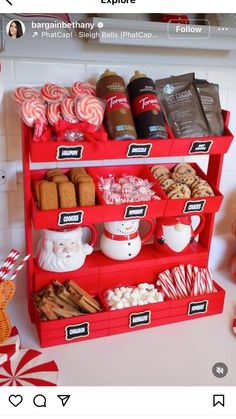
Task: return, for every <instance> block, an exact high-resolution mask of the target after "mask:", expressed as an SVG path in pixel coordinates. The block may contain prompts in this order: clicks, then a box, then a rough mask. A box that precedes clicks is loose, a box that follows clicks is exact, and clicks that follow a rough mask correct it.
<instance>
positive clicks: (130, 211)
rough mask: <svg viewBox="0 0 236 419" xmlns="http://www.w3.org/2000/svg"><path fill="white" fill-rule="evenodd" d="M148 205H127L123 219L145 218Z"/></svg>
mask: <svg viewBox="0 0 236 419" xmlns="http://www.w3.org/2000/svg"><path fill="white" fill-rule="evenodd" d="M147 210H148V205H129V206H128V207H126V208H125V215H124V218H143V217H146V214H147Z"/></svg>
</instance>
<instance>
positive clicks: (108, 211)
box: [87, 165, 166, 221]
mask: <svg viewBox="0 0 236 419" xmlns="http://www.w3.org/2000/svg"><path fill="white" fill-rule="evenodd" d="M87 171H88V173H89V174H90V175H91V176H92V177H93V179H94V182H95V185H96V192H97V197H98V202H99V204H101V205H102V206H103V211H104V220H105V221H119V220H123V219H135V218H141V219H142V218H143V219H144V218H152V217H153V218H154V217H161V216H163V214H164V211H165V206H166V198H165V194H164V193H163V191H162V189H161V187H160V186H159V185H158V184H157V182H156V180H155V178H154V177H153V175H152V173H151V172H150V170H149V169H148V167H147V166H146V165H129V166H109V167H108V166H103V167H91V168H88V170H87ZM109 175H114V176H118V177H121V176H123V175H132V176H138V177H140V178H142V179H147V180H149V181H150V182H153V185H154V186H153V187H152V189H153V190H154V191H155V192H156V194H157V195H158V196H159V197H160V198H161V199H157V200H152V201H140V202H133V203H132V202H130V203H128V202H127V203H124V204H120V205H115V204H112V205H108V204H106V202H105V200H104V198H103V196H102V192H101V191H100V190H99V188H98V177H105V178H106V177H108V176H109Z"/></svg>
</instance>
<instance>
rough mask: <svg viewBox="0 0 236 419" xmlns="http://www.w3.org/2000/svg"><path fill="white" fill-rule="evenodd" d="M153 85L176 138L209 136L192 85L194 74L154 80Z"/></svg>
mask: <svg viewBox="0 0 236 419" xmlns="http://www.w3.org/2000/svg"><path fill="white" fill-rule="evenodd" d="M155 85H156V89H157V94H158V98H159V101H160V105H161V109H162V112H163V113H164V115H165V118H166V120H167V122H168V124H169V125H170V127H171V129H172V130H173V132H174V134H175V136H176V137H180V138H188V137H190V138H192V137H207V136H209V135H211V130H210V127H209V124H208V121H207V118H206V115H205V113H204V111H203V107H202V104H201V100H200V97H199V95H198V91H197V87H196V85H195V83H194V73H188V74H182V75H180V76H171V77H168V78H166V79H162V80H156V83H155Z"/></svg>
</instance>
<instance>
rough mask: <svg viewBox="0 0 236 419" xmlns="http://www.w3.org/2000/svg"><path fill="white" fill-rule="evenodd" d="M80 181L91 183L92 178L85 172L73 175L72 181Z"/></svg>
mask: <svg viewBox="0 0 236 419" xmlns="http://www.w3.org/2000/svg"><path fill="white" fill-rule="evenodd" d="M80 182H91V183H93V178H92V177H91V176H89V175H87V174H85V175H81V174H76V175H74V183H80Z"/></svg>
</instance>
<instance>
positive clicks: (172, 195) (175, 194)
mask: <svg viewBox="0 0 236 419" xmlns="http://www.w3.org/2000/svg"><path fill="white" fill-rule="evenodd" d="M167 196H168V198H169V199H184V198H189V195H186V194H185V193H184V192H183V191H182V190H181V189H173V191H170V192H168V193H167Z"/></svg>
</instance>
